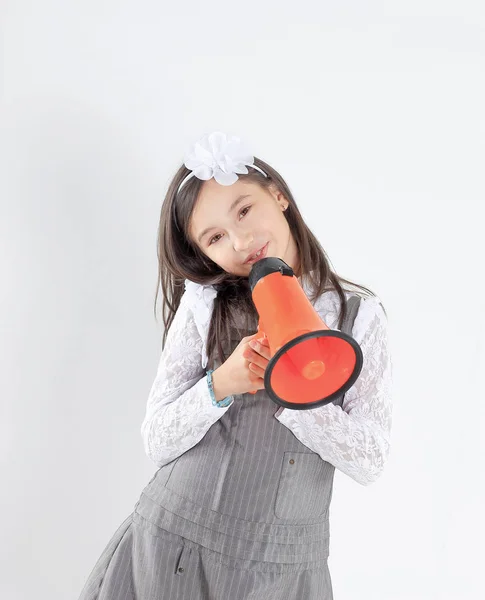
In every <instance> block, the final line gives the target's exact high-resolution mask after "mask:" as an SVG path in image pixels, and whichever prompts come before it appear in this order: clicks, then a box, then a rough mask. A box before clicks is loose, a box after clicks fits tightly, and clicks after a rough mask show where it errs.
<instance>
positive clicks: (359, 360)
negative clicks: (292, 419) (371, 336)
mask: <svg viewBox="0 0 485 600" xmlns="http://www.w3.org/2000/svg"><path fill="white" fill-rule="evenodd" d="M317 337H337V338H341V339H343V340H345V341H347V342H348V343H349V344H350V345H351V346H352V348H353V349H354V351H355V365H354V370H353V371H352V375H351V376H350V377H349V379H348V380H347V381H346V382H345V383H344V384H343V385H342V386H341V387H340V388H339V389H338V390H336V391H335V392H333V393H332V394H330V396H326V397H325V398H320V399H319V400H315V401H314V402H306V403H301V402H288V401H286V400H283V398H280V397H279V396H278V394H277V393H276V392H275V391H274V390H273V388H272V387H271V375H272V373H273V369H274V367H275V365H276V363H277V362H278V360H279V359H280V358H281V357H282V356H283V354H285V352H287V351H288V350H290V349H291V348H293V346H296V345H297V344H299V343H300V342H302V341H304V340H309V339H312V338H317ZM363 362H364V357H363V354H362V348H361V347H360V346H359V344H358V343H357V342H356V341H355V340H354V338H353V337H352V336H350V335H347V334H346V333H344V332H343V331H338V330H335V329H318V330H316V331H310V332H309V333H304V334H303V335H299V336H297V337H296V338H294V339H292V340H291V341H289V342H288V343H287V344H285V345H284V346H282V347H281V348H280V349H279V350H278V352H276V354H275V355H274V356H273V357H272V358H271V360H270V361H269V363H268V365H267V367H266V370H265V372H264V387H265V389H266V391H267V393H268V395H269V397H270V398H271V400H273V402H275V403H276V404H279V405H280V406H283V407H284V408H292V409H294V410H309V409H311V408H317V407H318V406H324V405H325V404H330V403H331V402H332V401H333V400H335V399H336V398H338V396H340V395H341V394H345V392H347V390H349V389H350V388H351V387H352V386H353V385H354V383H355V382H356V381H357V378H358V377H359V375H360V372H361V370H362V365H363Z"/></svg>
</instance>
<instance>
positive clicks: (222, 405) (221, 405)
mask: <svg viewBox="0 0 485 600" xmlns="http://www.w3.org/2000/svg"><path fill="white" fill-rule="evenodd" d="M213 372H214V369H209V370H208V371H207V385H208V386H209V392H210V395H211V398H212V405H213V406H218V407H219V408H225V407H226V406H229V404H231V402H232V401H233V400H234V396H226V397H225V398H223V399H222V400H219V402H217V400H216V397H215V395H214V387H213V385H212V373H213Z"/></svg>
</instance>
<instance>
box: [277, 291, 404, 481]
mask: <svg viewBox="0 0 485 600" xmlns="http://www.w3.org/2000/svg"><path fill="white" fill-rule="evenodd" d="M352 336H353V337H354V338H355V340H356V341H357V342H358V343H359V344H360V346H361V348H362V352H363V355H364V361H363V366H362V371H361V373H360V376H359V378H358V379H357V381H356V382H355V383H354V385H353V386H352V387H351V388H350V389H349V390H348V391H347V393H346V394H345V397H344V402H343V406H342V407H340V406H336V405H334V404H327V405H325V406H320V407H318V408H314V409H311V410H292V409H288V408H285V409H280V410H278V411H277V412H276V414H275V416H276V418H277V419H278V421H280V423H282V424H283V425H285V426H286V427H288V428H289V429H291V430H292V432H293V433H294V435H295V436H296V437H297V438H298V439H299V440H300V441H301V442H302V443H303V444H305V445H306V446H307V447H308V448H310V449H311V450H313V451H314V452H316V453H317V454H319V455H320V456H321V457H322V458H323V459H324V460H326V461H328V462H330V463H331V464H332V465H334V466H335V467H336V468H337V469H339V470H340V471H342V472H343V473H345V474H346V475H349V476H350V477H352V478H353V479H354V480H355V481H357V482H358V483H361V484H362V485H368V484H370V483H372V482H374V481H375V480H376V479H377V478H378V477H379V476H380V474H381V472H382V470H383V468H384V464H385V462H386V460H387V458H388V455H389V448H390V445H389V442H390V431H391V423H392V401H391V387H392V360H391V356H390V353H389V343H388V332H387V318H386V314H385V312H384V310H383V308H382V306H381V304H380V302H379V299H378V298H376V297H371V298H365V299H363V300H361V303H360V308H359V312H358V314H357V316H356V319H355V322H354V326H353V329H352Z"/></svg>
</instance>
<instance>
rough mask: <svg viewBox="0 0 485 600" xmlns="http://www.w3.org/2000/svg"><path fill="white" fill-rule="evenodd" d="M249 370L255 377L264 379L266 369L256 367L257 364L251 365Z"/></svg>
mask: <svg viewBox="0 0 485 600" xmlns="http://www.w3.org/2000/svg"><path fill="white" fill-rule="evenodd" d="M249 368H250V369H251V371H252V372H253V373H254V374H255V375H257V376H258V377H261V379H264V369H262V368H261V367H260V366H258V365H256V364H255V363H249Z"/></svg>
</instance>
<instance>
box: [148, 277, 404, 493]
mask: <svg viewBox="0 0 485 600" xmlns="http://www.w3.org/2000/svg"><path fill="white" fill-rule="evenodd" d="M302 286H303V289H305V291H306V292H309V290H308V289H307V288H306V284H305V283H303V284H302ZM307 295H308V293H307ZM346 295H347V297H349V296H350V295H351V292H346ZM215 296H216V290H215V289H214V288H213V287H212V286H202V285H199V284H196V283H194V282H192V281H189V280H187V281H186V282H185V293H184V294H183V296H182V299H181V302H180V305H179V308H178V310H177V312H176V313H175V316H174V319H173V322H172V325H171V327H170V329H169V332H168V334H167V340H166V344H165V348H164V349H163V351H162V352H161V357H160V361H159V365H158V369H157V374H156V377H155V381H154V382H153V385H152V387H151V389H150V392H149V395H148V401H147V407H146V414H145V418H144V420H143V424H142V426H141V434H142V437H143V444H144V448H145V452H146V453H147V455H148V457H149V458H150V459H151V460H152V461H153V462H154V463H155V464H156V465H157V466H159V467H161V466H163V465H165V464H167V463H169V462H171V461H172V460H174V459H175V458H177V457H178V456H180V455H181V454H183V453H184V452H186V451H187V450H189V449H190V448H192V447H193V446H195V445H196V444H197V443H198V442H199V441H200V440H201V439H202V438H203V437H204V435H205V434H206V433H207V431H208V430H209V428H210V427H211V425H213V424H214V423H215V422H216V421H217V420H218V419H220V418H221V416H222V415H223V414H224V413H225V412H226V411H227V410H231V405H229V406H227V407H225V408H220V407H218V406H213V405H212V401H211V397H210V393H209V388H208V385H207V380H206V377H205V375H206V369H205V367H206V365H207V355H206V345H205V343H206V339H207V333H208V329H209V323H210V317H211V314H212V305H213V301H214V298H215ZM313 306H314V308H315V309H316V310H317V312H318V313H319V315H320V316H321V317H322V319H323V320H324V321H325V323H326V324H327V326H328V327H329V328H331V329H337V324H338V311H339V298H338V295H337V293H336V292H335V291H333V290H331V291H326V292H324V293H323V294H322V295H321V296H320V297H319V298H317V300H316V301H315V302H313ZM352 337H353V338H354V339H355V340H356V341H357V342H358V343H359V344H360V347H361V348H362V352H363V356H364V360H363V366H362V371H361V373H360V375H359V377H358V379H357V381H356V382H355V383H354V385H353V386H352V387H351V388H350V389H349V390H348V391H347V392H346V394H345V397H344V401H343V406H342V407H340V406H336V405H334V404H327V405H325V406H320V407H318V408H314V409H311V410H292V409H289V408H283V407H279V408H277V405H276V404H275V408H277V410H276V411H275V415H274V416H275V418H276V419H277V420H278V421H279V422H280V423H281V424H282V425H284V426H285V427H288V428H289V429H290V430H291V431H292V432H293V434H294V435H295V436H296V437H297V438H298V440H299V441H300V442H301V443H302V444H304V445H305V446H307V447H308V448H310V449H311V450H313V451H314V452H316V453H317V454H319V455H320V456H321V458H322V459H324V460H326V461H328V462H329V463H331V464H332V465H334V466H335V467H336V468H337V469H339V470H340V471H342V472H343V473H345V474H347V475H349V476H350V477H352V479H354V480H355V481H357V482H358V483H361V484H362V485H368V484H370V483H372V482H374V481H375V480H376V479H377V478H378V477H379V475H380V474H381V473H382V470H383V468H384V464H385V462H386V460H387V458H388V455H389V442H390V431H391V422H392V400H391V385H392V361H391V356H390V352H389V340H388V331H387V318H386V314H385V313H384V310H383V308H382V305H381V303H380V300H379V298H377V297H367V296H365V297H363V299H362V300H361V303H360V308H359V311H358V313H357V316H356V319H355V322H354V326H353V329H352Z"/></svg>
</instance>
